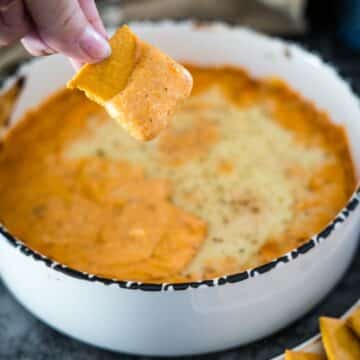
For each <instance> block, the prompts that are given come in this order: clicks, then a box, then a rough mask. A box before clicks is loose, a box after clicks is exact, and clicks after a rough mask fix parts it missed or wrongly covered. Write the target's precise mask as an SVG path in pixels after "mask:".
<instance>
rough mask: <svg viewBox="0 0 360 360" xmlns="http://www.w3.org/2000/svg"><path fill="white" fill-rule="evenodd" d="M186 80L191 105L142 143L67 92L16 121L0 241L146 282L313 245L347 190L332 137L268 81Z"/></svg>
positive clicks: (5, 167) (228, 72) (341, 144)
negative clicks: (4, 233) (15, 241)
mask: <svg viewBox="0 0 360 360" xmlns="http://www.w3.org/2000/svg"><path fill="white" fill-rule="evenodd" d="M189 69H190V71H191V73H192V75H193V78H194V91H193V94H192V96H191V98H190V100H189V101H188V102H186V103H185V104H184V106H183V108H182V109H180V110H179V114H178V115H175V118H174V119H173V120H174V121H173V126H172V127H170V128H169V129H167V130H165V131H164V132H163V134H162V135H161V136H160V137H159V139H157V140H156V141H155V142H150V143H146V144H140V143H137V142H136V141H133V140H132V139H130V138H129V137H128V136H127V135H126V134H119V133H122V132H121V131H118V132H117V131H116V127H114V126H115V125H113V120H112V119H110V118H109V116H108V115H106V113H105V111H104V110H103V109H102V108H101V107H100V106H99V105H96V104H95V103H93V102H91V101H89V100H87V99H86V98H85V96H84V95H83V94H81V93H80V92H75V91H69V90H62V91H60V92H59V93H57V94H55V95H53V96H52V97H50V99H48V100H47V101H46V102H45V103H43V104H42V105H41V106H39V107H38V108H37V109H34V110H32V111H31V112H29V113H27V114H26V115H25V116H24V118H23V119H21V121H19V122H18V123H17V124H16V125H15V126H14V127H13V128H12V129H11V130H10V131H9V132H8V133H7V135H6V137H5V138H4V139H3V141H2V142H1V148H0V196H1V202H0V219H1V221H2V222H3V223H4V224H5V225H6V227H7V228H8V229H9V230H10V231H11V232H12V233H13V234H15V235H16V236H17V237H18V238H19V239H21V240H23V241H24V242H25V243H26V244H28V245H29V246H30V247H31V248H33V249H35V250H37V251H39V252H40V253H42V254H44V255H46V256H48V257H50V258H52V259H55V260H57V261H58V262H61V263H64V264H66V265H68V266H70V267H72V268H74V269H77V270H81V271H86V272H88V273H93V274H96V275H100V276H105V277H108V278H115V279H121V280H140V281H151V282H160V281H184V280H187V279H204V278H210V277H213V276H220V275H224V274H226V273H231V272H237V271H241V270H244V269H245V268H246V267H247V266H256V265H260V264H262V263H264V262H266V261H269V260H271V259H272V258H275V257H277V256H280V255H282V254H283V253H285V252H287V251H289V250H291V249H292V248H294V247H296V246H298V245H300V244H301V243H303V242H305V241H306V240H307V239H308V238H309V237H310V236H312V235H313V234H314V233H316V232H318V231H320V230H321V229H322V228H323V227H324V226H325V225H326V224H327V223H328V222H329V221H330V220H331V218H332V217H334V216H335V215H336V213H337V212H338V211H339V210H340V209H341V208H342V207H343V206H344V205H345V203H346V201H347V199H348V198H349V196H350V195H351V193H352V191H353V190H354V187H355V177H354V171H353V167H352V162H351V158H350V155H349V150H348V144H347V140H346V136H345V133H344V131H343V129H342V128H341V127H339V126H335V125H334V124H332V123H331V122H330V120H329V118H328V116H327V115H326V114H325V113H323V112H321V111H319V110H317V109H316V108H315V107H314V105H312V104H311V103H310V102H308V101H305V100H304V99H302V98H301V97H300V96H299V95H298V94H297V93H295V92H294V91H292V90H291V89H289V88H288V87H287V86H286V85H285V84H284V83H282V82H281V81H279V80H254V79H252V78H250V77H249V76H248V75H247V74H246V73H245V72H244V71H242V70H240V69H234V68H228V67H224V68H218V69H215V68H199V67H194V66H190V67H189ZM214 89H215V90H214ZM249 119H250V120H249ZM227 121H228V124H229V125H228V124H227ZM230 125H231V128H230ZM264 127H265V128H266V131H263V129H264ZM232 129H235V130H232ZM237 129H239V130H237ZM274 139H275V140H274ZM276 139H280V140H276ZM265 141H267V142H268V143H266V144H265V143H264V142H265ZM272 141H273V142H272ZM234 144H236V146H237V147H238V148H233V146H235V145H234ZM287 144H288V145H287ZM241 146H243V147H241ZM264 146H265V147H266V148H265V150H264V151H263V150H261V148H262V147H264ZM256 149H257V150H256ZM287 149H288V150H289V151H285V150H287ZM255 150H256V151H258V152H256V151H255ZM303 159H305V160H306V161H305V160H304V161H303ZM269 164H273V165H271V166H270V165H269ZM272 166H273V167H272ZM267 177H268V178H267ZM265 180H266V181H265ZM279 182H281V184H282V183H283V184H284V186H283V187H282V185H281V186H280V190H279V191H280V192H277V191H278V188H279V184H280V183H279ZM255 185H256V186H255ZM282 189H283V190H282ZM282 196H283V198H282ZM284 204H285V205H284ZM281 209H283V210H281ZM279 219H280V220H281V221H280V220H279Z"/></svg>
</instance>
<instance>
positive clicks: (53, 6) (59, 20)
mask: <svg viewBox="0 0 360 360" xmlns="http://www.w3.org/2000/svg"><path fill="white" fill-rule="evenodd" d="M25 2H26V5H27V9H28V12H29V13H30V15H31V17H32V19H33V22H34V24H35V26H36V28H37V32H38V34H39V35H40V37H41V39H42V40H43V41H44V42H45V43H46V44H47V45H49V47H50V48H52V49H54V50H56V51H58V52H61V53H63V54H65V55H67V56H69V57H71V58H74V59H76V60H79V61H83V62H87V63H91V62H97V61H100V60H102V59H104V58H106V57H107V56H109V55H110V52H111V48H110V45H109V44H108V42H107V41H106V40H105V39H104V37H103V36H102V35H100V34H99V33H98V32H97V31H96V30H95V29H94V28H93V26H92V25H91V24H90V22H89V21H88V20H87V18H86V16H85V15H84V13H83V10H82V8H81V7H80V5H79V2H78V1H77V0H57V1H43V0H25Z"/></svg>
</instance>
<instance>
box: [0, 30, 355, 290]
mask: <svg viewBox="0 0 360 360" xmlns="http://www.w3.org/2000/svg"><path fill="white" fill-rule="evenodd" d="M145 24H146V23H145ZM215 24H218V23H215ZM221 25H223V26H225V27H226V26H227V25H225V24H221ZM210 26H211V23H210ZM230 28H231V27H230ZM284 43H285V44H291V42H288V41H286V42H284ZM295 46H296V47H299V46H298V45H295ZM31 62H32V60H30V61H27V62H26V63H27V64H29V63H31ZM328 66H329V65H328ZM20 76H22V77H24V74H19V75H17V74H16V73H15V75H14V77H15V78H16V77H20ZM344 81H345V80H344ZM350 90H351V87H350V86H349V91H350ZM359 204H360V186H358V188H357V189H356V191H355V192H354V193H353V195H352V196H351V198H350V200H349V201H348V202H347V204H346V206H345V207H344V208H343V209H342V210H341V211H340V212H339V214H338V215H337V216H336V217H335V218H334V219H333V220H332V221H331V222H330V223H329V224H328V225H327V226H326V227H325V228H324V229H323V230H322V231H321V232H319V233H318V234H316V235H314V236H313V237H312V238H311V239H310V240H308V241H307V242H306V243H304V244H302V245H300V246H298V247H297V248H295V249H293V250H291V251H290V252H288V253H286V254H284V255H283V256H281V257H279V258H277V259H274V260H272V261H270V262H268V263H266V264H264V265H261V266H258V267H255V268H252V269H249V270H246V271H243V272H241V273H236V274H231V275H226V276H221V277H218V278H215V279H211V280H202V281H194V282H185V283H159V284H152V283H143V282H138V281H121V280H116V279H109V278H103V277H99V276H96V275H92V274H88V273H86V272H81V271H78V270H75V269H72V268H70V267H68V266H66V265H63V264H59V263H58V262H56V261H54V260H51V259H49V258H48V257H46V256H44V255H42V254H40V253H38V252H37V251H34V250H32V249H30V248H29V247H28V246H27V245H25V244H24V243H23V242H22V241H21V240H19V239H17V238H15V237H14V236H13V235H12V234H11V233H10V232H9V231H8V230H7V229H6V227H5V226H4V225H2V224H0V234H1V235H3V237H4V238H5V239H6V240H7V242H8V243H9V244H10V245H12V246H13V247H14V248H16V249H17V250H19V252H20V253H21V254H23V255H25V256H28V257H31V258H33V259H34V260H35V261H38V262H42V263H43V264H45V265H46V266H47V267H49V268H51V269H52V270H55V271H58V272H60V273H62V274H64V275H67V276H70V277H72V278H75V279H78V280H85V281H90V282H97V283H101V284H103V285H114V284H115V285H117V286H119V288H121V289H129V290H142V291H150V292H159V291H164V292H166V291H180V290H189V289H198V288H200V287H216V286H221V285H226V284H236V283H239V282H242V281H245V280H248V279H250V278H254V277H257V276H259V275H262V274H266V273H268V272H269V271H272V270H274V269H275V268H276V267H277V266H278V265H279V264H281V265H282V264H288V263H290V262H291V261H293V260H296V259H297V258H299V257H300V256H302V255H305V254H307V253H308V252H309V251H310V250H312V249H314V248H316V247H317V246H318V245H319V244H321V243H322V242H323V240H325V239H327V238H328V237H329V236H330V235H331V234H332V233H333V232H334V231H335V230H337V229H338V228H339V227H340V226H342V225H343V224H344V223H345V222H346V221H347V220H348V219H349V218H350V216H351V214H352V213H354V212H355V210H356V209H357V207H358V206H359Z"/></svg>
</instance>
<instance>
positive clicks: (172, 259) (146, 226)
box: [94, 201, 206, 282]
mask: <svg viewBox="0 0 360 360" xmlns="http://www.w3.org/2000/svg"><path fill="white" fill-rule="evenodd" d="M148 205H149V206H150V207H149V208H148V209H145V207H146V204H137V205H136V204H134V205H131V206H130V207H129V206H127V207H125V209H126V211H127V214H126V219H127V220H129V219H130V217H129V214H130V213H129V211H133V216H134V219H135V220H137V221H138V226H136V222H134V221H131V224H132V228H131V229H128V233H129V234H131V233H133V234H132V235H133V236H132V238H131V239H130V238H129V240H130V241H128V242H127V244H126V248H125V250H126V256H124V262H119V261H118V260H117V263H116V264H115V263H114V264H108V266H107V271H106V273H104V272H100V273H99V272H97V269H94V272H95V273H97V274H98V275H102V276H106V277H113V276H114V274H116V276H117V277H118V278H119V277H120V278H121V279H131V280H139V281H152V282H158V281H161V279H163V278H169V277H171V276H173V275H175V274H177V273H179V272H181V271H182V270H183V269H184V268H185V266H186V265H187V264H188V263H189V262H190V261H191V259H192V258H193V257H194V256H195V254H196V253H197V251H198V249H199V247H200V246H201V244H202V243H203V241H204V239H205V236H206V224H205V223H204V222H203V221H202V220H200V219H199V218H196V217H195V216H193V215H190V214H188V213H186V212H185V211H183V210H181V209H179V208H177V207H175V206H173V205H172V204H171V203H169V202H167V201H162V202H160V201H159V203H158V204H157V205H156V206H153V207H151V204H148ZM139 206H140V207H141V209H139V208H137V207H139ZM145 211H151V212H152V215H153V216H147V217H145V216H143V217H142V218H141V219H137V218H136V216H137V215H138V214H139V212H140V213H141V212H142V213H144V212H145ZM145 219H149V222H148V223H147V222H144V220H145ZM150 220H151V221H150ZM119 222H121V218H119V220H118V221H117V222H114V223H108V224H107V225H106V229H107V231H110V232H113V234H108V235H109V236H111V237H114V236H115V235H116V236H119V239H120V238H121V247H119V249H118V250H117V251H121V252H122V251H123V247H124V244H125V242H124V241H125V236H124V235H126V234H122V233H121V232H120V231H119V230H123V229H126V226H124V225H125V224H123V223H119ZM104 235H106V234H104ZM135 239H137V241H136V242H135V241H134V240H135ZM140 253H141V256H142V257H143V260H142V261H139V260H140ZM144 255H145V256H144ZM137 259H138V262H135V261H134V260H137Z"/></svg>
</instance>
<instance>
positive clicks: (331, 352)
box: [320, 317, 360, 360]
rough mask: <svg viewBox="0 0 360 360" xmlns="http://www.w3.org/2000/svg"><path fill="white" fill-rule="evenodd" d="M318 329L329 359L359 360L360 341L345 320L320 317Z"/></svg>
mask: <svg viewBox="0 0 360 360" xmlns="http://www.w3.org/2000/svg"><path fill="white" fill-rule="evenodd" d="M320 330H321V335H322V341H323V345H324V348H325V351H326V355H327V357H328V358H329V360H359V359H360V342H359V340H358V339H357V338H356V336H355V335H354V334H353V333H352V331H351V330H350V329H348V328H347V326H346V322H345V320H339V319H332V318H328V317H321V318H320Z"/></svg>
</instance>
